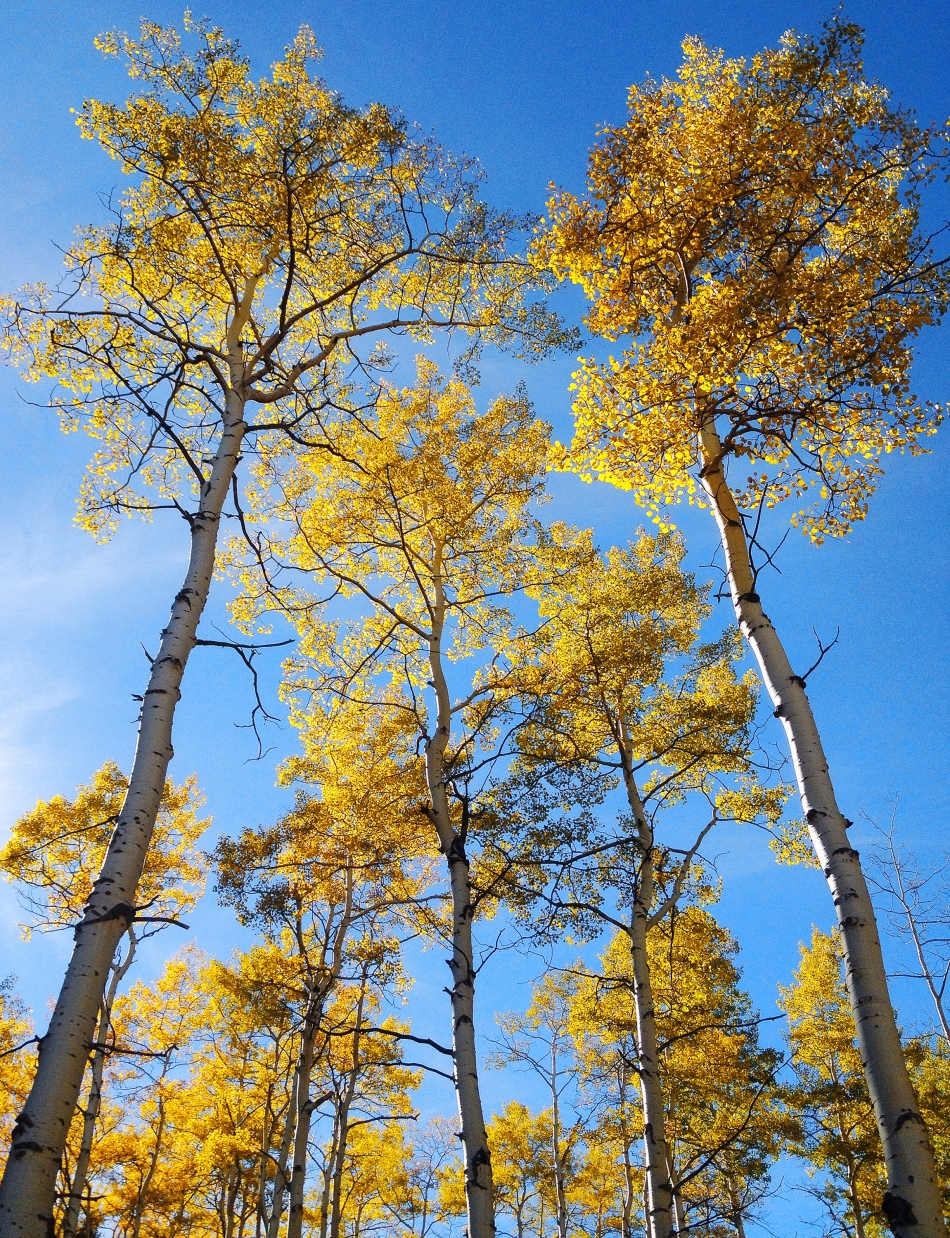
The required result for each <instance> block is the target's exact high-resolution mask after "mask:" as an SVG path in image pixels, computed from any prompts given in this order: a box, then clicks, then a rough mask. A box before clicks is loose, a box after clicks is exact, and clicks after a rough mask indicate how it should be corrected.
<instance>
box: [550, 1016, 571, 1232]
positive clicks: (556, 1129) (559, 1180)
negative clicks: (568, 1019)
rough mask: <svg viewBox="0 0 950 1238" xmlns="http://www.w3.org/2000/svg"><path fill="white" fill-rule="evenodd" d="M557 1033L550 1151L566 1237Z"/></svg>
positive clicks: (553, 1040) (553, 1055) (553, 1043)
mask: <svg viewBox="0 0 950 1238" xmlns="http://www.w3.org/2000/svg"><path fill="white" fill-rule="evenodd" d="M557 1075H558V1071H557V1034H556V1033H555V1034H554V1035H553V1036H552V1038H551V1153H552V1156H553V1160H554V1199H555V1205H556V1209H557V1216H556V1220H557V1234H558V1238H567V1191H566V1189H565V1182H564V1156H563V1152H562V1150H561V1105H560V1100H559V1098H558V1091H557Z"/></svg>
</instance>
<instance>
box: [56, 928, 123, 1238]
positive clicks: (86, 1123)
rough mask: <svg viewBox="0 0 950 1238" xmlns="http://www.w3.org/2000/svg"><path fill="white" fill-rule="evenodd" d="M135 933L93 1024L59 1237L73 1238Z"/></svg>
mask: <svg viewBox="0 0 950 1238" xmlns="http://www.w3.org/2000/svg"><path fill="white" fill-rule="evenodd" d="M135 946H136V941H135V935H134V934H133V933H132V931H131V929H130V930H129V948H128V950H127V951H126V955H125V958H124V959H123V960H122V961H121V962H120V963H114V964H113V966H112V969H111V975H110V978H109V987H108V988H107V990H106V992H105V994H104V996H103V999H102V1006H101V1008H100V1012H99V1022H98V1024H97V1025H96V1050H95V1053H94V1054H93V1057H92V1072H91V1073H92V1077H91V1080H90V1083H89V1096H88V1099H87V1100H86V1108H85V1109H84V1110H83V1115H82V1138H81V1140H80V1143H79V1156H78V1157H77V1158H76V1171H75V1173H74V1174H73V1180H72V1184H71V1185H70V1188H69V1203H68V1204H67V1205H66V1212H65V1214H64V1216H63V1238H75V1235H76V1234H77V1232H78V1230H79V1208H80V1205H81V1203H82V1196H83V1192H84V1191H85V1189H86V1183H87V1181H88V1180H89V1162H90V1160H91V1158H92V1144H93V1140H94V1138H95V1134H96V1120H97V1118H98V1117H99V1108H100V1106H101V1104H102V1074H103V1070H104V1068H105V1064H106V1051H105V1043H106V1037H107V1036H108V1034H109V1027H110V1024H111V1021H112V1006H113V1004H114V1002H115V995H116V992H117V990H118V988H119V985H120V984H121V983H122V980H123V978H124V977H125V975H126V973H127V972H128V970H129V968H130V967H131V966H132V960H133V958H134V957H135Z"/></svg>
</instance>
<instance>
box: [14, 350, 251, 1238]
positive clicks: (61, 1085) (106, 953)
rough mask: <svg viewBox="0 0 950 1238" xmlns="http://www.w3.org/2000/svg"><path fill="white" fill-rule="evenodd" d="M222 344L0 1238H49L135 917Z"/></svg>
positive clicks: (209, 487) (234, 366) (19, 1127)
mask: <svg viewBox="0 0 950 1238" xmlns="http://www.w3.org/2000/svg"><path fill="white" fill-rule="evenodd" d="M229 343H230V363H231V387H230V388H229V390H228V392H227V395H226V399H225V420H224V426H223V429H222V433H221V439H220V441H219V443H218V448H217V451H216V452H215V455H214V459H213V463H212V468H211V472H210V475H209V476H208V479H207V481H206V482H205V483H204V484H203V485H202V487H201V493H200V498H199V508H198V511H197V512H196V513H195V515H194V516H193V517H192V519H191V521H190V527H191V553H190V556H189V561H188V570H187V572H186V574H185V579H184V581H183V583H182V587H181V589H180V590H179V592H178V593H177V594H176V595H175V600H174V602H173V603H172V609H171V616H170V618H169V621H168V626H167V627H166V628H165V630H164V631H163V633H162V639H161V645H160V646H159V650H158V653H157V655H156V657H155V660H154V661H153V662H152V670H151V674H150V676H149V681H148V687H147V688H146V690H145V693H144V696H143V700H142V711H141V717H140V722H139V733H138V742H137V744H136V750H135V761H134V763H133V766H132V775H131V777H130V779H129V787H128V790H127V792H126V795H125V800H124V802H123V805H122V811H121V812H120V814H119V818H118V821H117V823H116V827H115V831H114V832H113V835H112V838H111V839H110V841H109V847H108V850H107V852H106V857H105V859H104V860H103V864H102V868H101V870H100V873H99V876H98V877H97V878H96V882H95V884H94V886H93V889H92V892H91V894H90V895H89V899H88V901H87V903H86V907H85V911H84V914H83V918H82V920H81V921H80V922H79V924H77V925H76V928H75V945H74V946H73V953H72V957H71V959H70V962H69V967H68V968H67V971H66V977H65V979H64V981H63V986H62V988H61V990H60V994H59V998H58V1000H57V1002H56V1007H55V1009H54V1011H53V1016H52V1018H51V1020H50V1024H49V1029H48V1031H47V1033H46V1035H45V1036H44V1037H43V1038H42V1040H41V1042H40V1052H39V1058H38V1061H37V1068H36V1076H35V1078H34V1080H33V1086H32V1088H31V1089H30V1094H29V1097H28V1098H27V1101H26V1104H25V1105H24V1107H23V1110H22V1112H21V1113H20V1114H19V1115H18V1117H17V1122H16V1126H15V1127H14V1130H13V1138H12V1142H11V1147H10V1153H9V1156H8V1158H7V1163H6V1167H5V1169H4V1173H3V1179H2V1181H0V1238H52V1235H53V1232H54V1231H53V1226H54V1212H53V1208H54V1199H55V1190H56V1175H57V1173H58V1171H59V1166H60V1163H61V1161H62V1157H63V1151H64V1149H65V1147H66V1139H67V1136H68V1133H69V1127H70V1123H71V1122H72V1118H73V1114H74V1112H75V1110H76V1105H77V1104H78V1102H79V1094H80V1090H81V1088H82V1080H83V1075H84V1073H85V1068H86V1062H87V1060H88V1056H89V1050H90V1047H91V1045H92V1043H93V1040H94V1037H95V1028H96V1022H97V1020H98V1017H99V1011H100V1007H101V1004H102V998H103V993H104V992H105V986H106V982H107V979H108V976H109V969H110V966H111V963H112V959H113V956H114V955H115V951H116V947H117V946H118V944H119V940H120V939H121V937H122V935H123V933H125V932H126V931H127V930H128V927H129V925H130V923H131V922H132V920H133V919H134V917H135V891H136V888H137V886H138V883H139V879H140V878H141V876H142V871H143V869H144V867H145V859H146V855H147V854H148V847H149V843H150V841H151V837H152V832H153V830H154V828H155V821H156V818H157V816H158V808H159V804H160V802H161V798H162V793H163V791H164V789H165V778H166V775H167V772H168V765H169V762H170V761H171V758H172V755H173V750H172V742H171V740H172V725H173V722H174V717H175V706H176V705H177V703H178V701H179V700H180V698H181V691H180V685H181V681H182V678H183V676H184V672H185V666H186V665H187V662H188V657H189V655H190V654H191V651H192V649H193V648H194V646H195V639H196V632H197V629H198V622H199V620H200V618H201V614H202V611H203V610H204V607H205V603H206V602H207V600H208V593H209V590H210V587H211V578H212V575H213V572H214V562H215V550H216V546H217V537H218V528H219V526H220V521H221V512H222V511H223V509H224V503H225V500H226V498H227V495H228V492H229V489H230V486H231V478H232V477H233V475H234V471H235V469H236V468H237V463H238V457H239V455H240V451H241V442H242V439H243V437H244V432H245V429H246V425H245V422H244V399H243V397H242V396H241V395H239V394H238V392H237V391H236V390H235V387H236V386H237V385H238V384H239V383H240V382H241V381H243V358H242V355H241V349H240V345H239V344H238V343H237V336H236V334H235V338H234V340H233V341H229Z"/></svg>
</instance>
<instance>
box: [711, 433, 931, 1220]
mask: <svg viewBox="0 0 950 1238" xmlns="http://www.w3.org/2000/svg"><path fill="white" fill-rule="evenodd" d="M700 456H701V465H702V467H701V470H700V476H701V479H702V484H703V488H704V489H705V491H706V494H707V495H708V496H709V500H710V504H711V506H712V510H713V513H714V515H715V517H716V523H717V524H718V526H719V533H720V537H721V539H722V547H723V551H724V554H725V558H726V568H727V571H728V574H729V587H730V590H731V592H732V601H733V605H734V607H735V611H736V618H737V619H738V622H739V627H740V628H741V630H742V633H743V635H744V636H745V638H746V640H747V641H748V642H749V645H750V646H751V648H752V651H753V653H754V654H755V656H756V659H757V660H758V663H759V669H760V672H761V674H762V679H763V681H764V683H765V687H766V689H767V691H768V694H769V697H770V698H771V701H772V705H773V707H774V709H775V716H776V717H777V718H780V719H781V721H782V725H783V726H784V728H785V734H786V736H787V738H788V743H789V747H790V749H791V754H792V763H793V765H794V767H795V777H796V779H797V781H798V790H799V795H800V796H801V803H802V809H803V811H804V814H805V820H806V821H807V823H808V831H809V834H810V836H811V841H812V845H813V846H814V848H815V854H816V855H817V857H818V860H819V863H820V864H821V867H822V869H823V870H824V874H825V877H826V879H827V882H828V886H829V888H830V890H831V896H832V899H833V901H834V905H835V908H836V911H837V916H838V929H839V932H840V934H841V942H842V946H843V949H844V957H845V972H846V978H847V984H848V993H849V996H850V999H851V1009H852V1011H853V1013H854V1021H855V1027H856V1029H857V1039H858V1046H859V1049H860V1052H861V1061H862V1063H863V1065H864V1074H865V1078H866V1079H867V1085H868V1091H869V1093H870V1096H871V1101H872V1103H873V1105H874V1114H875V1117H876V1119H877V1126H878V1131H879V1132H880V1136H881V1144H882V1146H883V1149H884V1159H885V1162H886V1164H887V1181H888V1188H887V1193H886V1194H885V1196H884V1199H883V1201H882V1210H883V1212H884V1214H885V1216H886V1217H887V1220H888V1223H889V1225H890V1227H891V1230H892V1231H893V1232H894V1233H895V1234H897V1235H899V1236H900V1238H938V1236H939V1238H946V1234H947V1230H946V1225H945V1223H944V1219H943V1211H942V1207H941V1201H940V1190H939V1187H938V1184H937V1174H936V1169H935V1165H934V1155H933V1149H932V1147H931V1143H930V1138H929V1136H928V1132H927V1126H926V1123H925V1122H924V1119H923V1117H922V1116H921V1114H920V1110H919V1107H918V1104H917V1098H916V1096H915V1095H914V1089H913V1086H912V1084H911V1081H910V1076H909V1075H908V1073H907V1066H906V1063H905V1061H904V1055H903V1052H902V1049H901V1042H900V1035H899V1033H898V1030H897V1021H896V1019H895V1017H894V1009H893V1007H892V1005H891V1001H890V995H889V993H888V988H887V975H886V973H885V970H884V958H883V955H882V953H881V943H880V939H879V937H878V931H877V923H876V920H875V915H874V907H873V906H872V903H871V896H870V894H869V892H868V887H867V882H866V881H865V879H864V873H863V872H862V870H861V864H860V858H859V856H858V853H857V851H855V850H854V848H853V847H852V846H851V843H850V841H849V839H848V834H847V825H848V824H850V823H849V822H847V821H846V820H845V818H844V817H843V815H842V814H841V811H840V809H839V808H838V804H837V802H836V800H835V794H834V788H833V787H832V784H831V777H830V775H829V773H828V763H827V761H826V760H825V754H824V752H823V751H822V746H821V739H820V737H819V734H818V728H817V726H816V724H815V718H814V715H813V713H812V710H811V705H810V704H809V702H808V697H807V695H806V693H805V681H804V680H803V679H802V678H801V676H800V675H796V674H795V672H794V671H793V670H792V667H791V663H790V662H789V659H788V655H787V654H786V652H785V649H784V647H783V645H782V643H781V641H780V640H779V637H778V634H777V632H776V631H775V628H774V627H773V626H772V623H771V622H770V620H769V618H768V616H767V615H766V614H765V612H764V611H763V609H762V604H761V601H760V599H759V595H758V593H757V592H756V582H755V578H754V576H753V572H752V565H751V561H750V557H749V546H748V542H747V540H746V536H745V528H744V526H743V524H742V520H741V517H740V514H739V510H738V508H737V507H736V504H735V500H734V499H733V496H732V493H731V491H730V490H729V487H728V484H727V482H726V478H725V474H724V472H723V466H722V444H721V442H720V439H719V435H718V433H717V430H716V426H715V417H714V414H713V413H712V412H708V413H707V414H706V415H705V419H704V422H703V426H702V430H701V433H700Z"/></svg>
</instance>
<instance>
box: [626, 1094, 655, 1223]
mask: <svg viewBox="0 0 950 1238" xmlns="http://www.w3.org/2000/svg"><path fill="white" fill-rule="evenodd" d="M626 1092H627V1084H626V1080H625V1078H623V1077H621V1080H620V1115H621V1116H620V1126H621V1138H622V1140H623V1186H624V1190H623V1209H622V1211H621V1214H620V1238H632V1235H633V1196H634V1190H633V1162H632V1161H631V1159H630V1139H629V1138H628V1134H627V1121H626V1116H627V1115H626V1099H625V1098H626ZM649 1211H650V1180H649V1178H648V1177H647V1175H646V1174H644V1175H643V1214H644V1216H649Z"/></svg>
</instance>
